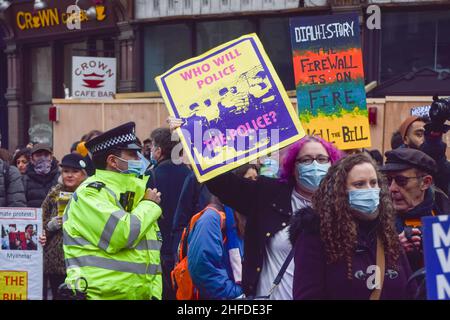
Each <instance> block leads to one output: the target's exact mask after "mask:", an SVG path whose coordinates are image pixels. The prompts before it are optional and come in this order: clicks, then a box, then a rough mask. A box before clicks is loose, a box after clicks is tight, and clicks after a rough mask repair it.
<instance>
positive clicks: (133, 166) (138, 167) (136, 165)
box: [117, 152, 150, 176]
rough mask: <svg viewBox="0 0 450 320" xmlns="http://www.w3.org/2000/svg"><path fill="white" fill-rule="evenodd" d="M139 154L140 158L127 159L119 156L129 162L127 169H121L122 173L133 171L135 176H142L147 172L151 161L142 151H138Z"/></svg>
mask: <svg viewBox="0 0 450 320" xmlns="http://www.w3.org/2000/svg"><path fill="white" fill-rule="evenodd" d="M137 154H138V156H139V160H125V159H122V158H120V157H117V158H119V159H120V160H122V161H124V162H126V163H127V170H124V171H121V173H132V174H134V175H135V176H142V175H143V174H144V173H145V171H146V170H147V167H148V166H149V164H150V162H149V161H148V160H147V159H145V157H144V156H143V155H142V153H140V152H138V153H137Z"/></svg>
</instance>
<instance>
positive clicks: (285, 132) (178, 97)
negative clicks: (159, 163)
mask: <svg viewBox="0 0 450 320" xmlns="http://www.w3.org/2000/svg"><path fill="white" fill-rule="evenodd" d="M155 81H156V83H157V85H158V87H159V90H160V92H161V94H162V96H163V99H164V102H165V104H166V106H167V108H168V110H169V114H170V115H171V116H173V117H177V118H181V119H183V120H184V123H183V125H182V126H181V128H180V129H177V130H178V134H179V136H180V139H181V142H182V144H183V147H184V150H185V151H186V152H187V156H188V158H189V161H190V163H191V165H192V167H193V169H194V172H195V174H196V177H197V179H198V181H200V182H203V181H206V180H208V179H211V178H213V177H215V176H217V175H219V174H221V173H223V172H226V171H229V170H232V169H234V168H236V167H238V166H240V165H242V164H244V163H247V162H249V161H252V160H255V159H256V158H258V157H261V156H263V155H266V154H268V153H271V152H274V151H276V150H278V149H280V148H283V147H285V146H287V145H289V144H291V143H293V142H295V141H297V140H299V139H300V138H301V137H303V136H304V130H303V128H302V126H301V124H300V121H299V119H298V116H297V114H296V113H295V110H294V108H293V106H292V105H291V103H290V100H289V98H288V96H287V94H286V91H285V90H284V88H283V85H282V84H281V81H280V79H279V78H278V76H277V74H276V72H275V70H274V68H273V66H272V64H271V62H270V60H269V58H268V57H267V55H266V53H265V51H264V48H263V46H262V44H261V42H260V41H259V39H258V37H257V36H256V34H250V35H245V36H242V37H240V38H238V39H235V40H233V41H230V42H227V43H225V44H223V45H220V46H218V47H216V48H214V49H211V50H210V51H208V52H206V53H204V54H202V55H200V56H198V57H195V58H192V59H189V60H186V61H184V62H182V63H179V64H178V65H176V66H175V67H173V68H172V69H170V70H169V71H167V72H166V73H164V74H163V75H161V76H159V77H157V78H156V79H155Z"/></svg>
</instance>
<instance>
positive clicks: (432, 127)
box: [425, 122, 450, 135]
mask: <svg viewBox="0 0 450 320" xmlns="http://www.w3.org/2000/svg"><path fill="white" fill-rule="evenodd" d="M448 130H450V126H449V125H447V124H445V123H434V122H430V123H427V124H426V125H425V135H431V133H441V134H444V133H446V132H447V131H448Z"/></svg>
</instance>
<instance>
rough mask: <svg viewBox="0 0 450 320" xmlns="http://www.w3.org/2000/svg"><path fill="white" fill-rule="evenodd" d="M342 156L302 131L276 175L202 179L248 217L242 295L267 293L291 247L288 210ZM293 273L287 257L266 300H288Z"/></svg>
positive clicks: (305, 202)
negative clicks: (254, 178) (279, 279)
mask: <svg viewBox="0 0 450 320" xmlns="http://www.w3.org/2000/svg"><path fill="white" fill-rule="evenodd" d="M342 155H343V154H342V153H341V152H340V151H339V150H337V149H336V148H335V147H334V146H333V145H332V144H331V143H329V142H327V141H325V140H323V139H321V138H319V137H312V136H305V137H303V138H302V139H301V140H299V141H297V142H296V143H294V144H292V145H290V146H289V148H288V149H287V150H286V153H285V156H284V157H283V159H282V161H281V174H280V178H279V179H278V178H268V177H263V176H260V177H258V179H257V180H256V181H250V180H248V179H243V178H241V177H238V176H236V175H234V174H232V173H225V174H222V175H220V176H218V177H216V178H214V179H211V180H209V181H207V182H206V185H207V187H208V190H209V191H210V192H211V193H213V194H214V195H216V196H217V197H219V199H220V200H221V201H222V203H224V204H225V205H227V206H229V207H231V208H233V209H235V210H237V211H239V212H240V213H242V214H245V215H246V217H247V224H246V228H245V238H244V252H245V256H244V262H243V274H242V286H243V289H244V292H245V294H246V295H247V296H266V295H268V294H269V292H270V290H271V288H272V286H273V282H274V280H275V278H276V277H277V275H278V273H279V272H280V270H281V267H282V266H283V264H284V262H285V261H287V258H288V256H289V253H290V252H291V250H292V246H291V244H290V242H289V235H288V231H287V230H288V225H289V221H290V219H291V217H292V213H293V212H296V211H297V210H299V209H301V208H304V207H307V206H309V205H310V204H311V198H312V195H313V193H314V192H315V190H316V189H317V187H318V186H319V183H320V181H321V180H322V178H323V177H324V176H325V174H326V173H327V171H328V168H329V167H330V166H331V164H333V163H334V162H336V161H337V160H338V159H340V158H341V157H342ZM287 263H288V262H287ZM293 272H294V262H293V261H290V263H289V264H288V267H287V269H286V271H285V272H284V274H283V277H282V278H281V282H280V283H279V285H278V286H277V287H276V289H275V290H274V291H272V294H271V296H270V299H274V300H292V281H293Z"/></svg>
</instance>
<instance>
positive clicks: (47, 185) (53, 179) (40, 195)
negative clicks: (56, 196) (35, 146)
mask: <svg viewBox="0 0 450 320" xmlns="http://www.w3.org/2000/svg"><path fill="white" fill-rule="evenodd" d="M58 178H59V170H58V166H57V164H56V161H55V160H53V161H52V168H51V170H50V172H49V173H48V174H46V175H40V174H37V173H36V172H35V171H34V166H33V164H32V163H29V164H28V168H27V172H26V173H25V175H24V176H23V185H24V187H25V197H26V199H27V206H28V207H30V208H40V207H41V205H42V202H44V199H45V197H46V196H47V194H48V192H49V191H50V189H51V188H52V187H53V186H56V185H57V184H58Z"/></svg>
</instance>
